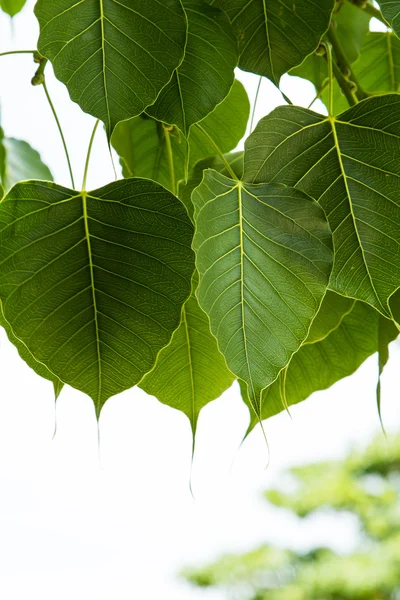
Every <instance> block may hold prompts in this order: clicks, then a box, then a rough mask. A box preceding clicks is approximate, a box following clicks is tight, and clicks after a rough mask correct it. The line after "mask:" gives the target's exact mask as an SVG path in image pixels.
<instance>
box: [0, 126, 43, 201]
mask: <svg viewBox="0 0 400 600" xmlns="http://www.w3.org/2000/svg"><path fill="white" fill-rule="evenodd" d="M26 179H43V180H45V181H53V176H52V174H51V173H50V170H49V169H48V167H47V166H46V165H45V164H44V163H43V162H42V160H41V158H40V155H39V153H38V152H36V150H34V149H33V148H32V147H31V146H30V145H29V144H28V143H27V142H24V141H22V140H16V139H14V138H8V137H6V136H4V132H3V130H2V129H1V127H0V181H1V183H2V185H3V187H4V189H5V190H6V191H7V190H9V189H10V188H11V187H12V186H13V185H14V184H15V183H18V181H25V180H26ZM1 196H2V195H1Z"/></svg>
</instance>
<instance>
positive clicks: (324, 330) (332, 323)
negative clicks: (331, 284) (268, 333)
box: [306, 290, 387, 344]
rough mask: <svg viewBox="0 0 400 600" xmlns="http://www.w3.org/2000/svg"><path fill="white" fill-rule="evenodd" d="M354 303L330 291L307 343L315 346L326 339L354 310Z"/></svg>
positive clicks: (326, 295)
mask: <svg viewBox="0 0 400 600" xmlns="http://www.w3.org/2000/svg"><path fill="white" fill-rule="evenodd" d="M354 303H355V300H352V299H351V298H345V296H340V295H339V294H336V293H335V292H331V291H330V290H328V291H327V292H326V294H325V297H324V299H323V301H322V304H321V308H320V310H319V311H318V314H317V316H316V317H315V319H314V321H313V322H312V324H311V328H310V331H309V333H308V336H307V340H306V343H307V344H314V343H315V342H320V341H321V340H323V339H324V338H326V337H327V336H328V335H329V334H330V333H331V332H332V331H334V329H336V327H338V326H339V325H340V323H341V321H342V320H343V318H344V317H345V316H346V315H347V314H348V313H349V312H350V311H351V310H352V309H353V306H354ZM386 320H387V319H385V321H386Z"/></svg>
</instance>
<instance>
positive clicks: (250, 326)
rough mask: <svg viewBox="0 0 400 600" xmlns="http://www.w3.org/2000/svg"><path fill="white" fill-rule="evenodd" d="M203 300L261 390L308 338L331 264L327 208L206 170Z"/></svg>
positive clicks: (234, 367) (222, 339) (197, 239)
mask: <svg viewBox="0 0 400 600" xmlns="http://www.w3.org/2000/svg"><path fill="white" fill-rule="evenodd" d="M192 200H193V204H194V207H195V235H194V239H193V248H194V250H195V252H196V266H197V269H198V271H199V275H200V284H199V288H198V291H197V298H198V300H199V304H200V306H201V308H202V309H203V310H204V311H205V312H206V313H207V314H208V316H209V318H210V324H211V331H212V332H213V334H214V335H215V337H216V338H217V340H218V345H219V348H220V350H221V352H222V353H223V354H224V356H225V358H226V362H227V364H228V367H229V368H230V370H231V371H232V372H233V373H235V375H237V376H238V377H240V378H241V379H243V380H245V381H246V384H247V386H248V388H249V395H250V399H251V402H252V405H253V407H254V409H255V411H256V412H257V411H259V402H260V393H261V391H262V390H263V389H264V388H265V387H266V386H267V385H269V384H270V383H272V381H274V379H276V377H277V376H278V374H279V372H280V370H281V369H282V368H283V367H285V366H286V364H287V363H288V362H289V360H290V357H291V356H292V354H293V353H294V352H296V351H297V350H298V348H299V346H300V345H301V343H302V342H303V341H304V340H305V338H306V337H307V334H308V330H309V328H310V325H311V322H312V320H313V319H314V317H315V315H316V313H317V312H318V309H319V306H320V303H321V301H322V298H323V296H324V294H325V291H326V286H327V284H328V280H329V275H330V271H331V267H332V250H331V234H330V231H329V228H328V225H327V223H326V220H325V217H324V215H323V211H322V209H321V208H320V207H319V206H318V204H317V203H316V202H314V201H313V200H311V198H309V197H308V196H306V195H305V194H303V193H302V192H299V191H297V190H293V189H290V188H287V187H285V186H281V185H276V184H275V185H251V184H246V183H243V182H242V181H234V180H232V179H229V178H228V177H225V176H224V175H221V174H220V173H217V172H216V171H212V170H207V171H205V174H204V179H203V182H202V184H201V185H200V186H199V187H198V188H196V189H195V191H194V192H193V195H192Z"/></svg>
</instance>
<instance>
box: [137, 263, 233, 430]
mask: <svg viewBox="0 0 400 600" xmlns="http://www.w3.org/2000/svg"><path fill="white" fill-rule="evenodd" d="M197 283H198V276H197V274H196V276H195V277H194V278H193V285H192V295H191V296H190V298H189V300H187V301H186V303H185V304H184V307H183V309H182V319H181V324H180V326H179V327H178V329H177V330H176V331H175V333H174V335H173V336H172V340H171V343H170V344H169V345H168V346H166V347H165V348H163V349H162V350H161V352H160V354H159V355H158V358H157V363H156V366H155V367H154V369H153V370H152V371H151V372H150V373H148V375H146V376H145V378H144V379H143V380H142V381H141V383H140V387H141V388H142V389H143V390H144V391H145V392H147V393H148V394H152V395H153V396H156V398H158V400H160V402H163V403H164V404H168V406H172V407H173V408H176V409H178V410H181V411H182V412H184V413H185V414H186V415H187V417H188V418H189V420H190V424H191V427H192V432H193V435H194V434H195V433H196V425H197V419H198V416H199V413H200V410H201V409H202V408H203V407H204V406H205V405H206V404H208V403H209V402H211V401H212V400H215V399H216V398H218V397H219V396H220V395H221V394H222V393H223V392H224V391H225V390H226V389H228V387H230V386H231V385H232V383H233V381H234V379H235V376H234V375H233V374H232V373H231V372H230V371H229V370H228V368H227V366H226V363H225V359H224V357H223V356H222V354H221V353H220V351H219V350H218V346H217V342H216V339H215V337H214V336H213V335H212V334H211V332H210V323H209V320H208V317H207V315H206V314H205V313H204V312H203V311H202V310H201V308H200V307H199V305H198V302H197V299H196V296H195V290H196V287H197Z"/></svg>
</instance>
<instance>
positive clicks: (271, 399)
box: [241, 301, 398, 433]
mask: <svg viewBox="0 0 400 600" xmlns="http://www.w3.org/2000/svg"><path fill="white" fill-rule="evenodd" d="M324 308H325V307H324V303H323V304H322V306H321V311H322V310H323V309H324ZM328 317H329V315H328ZM383 318H384V317H381V315H379V313H377V312H376V311H375V310H374V309H373V308H372V307H370V306H368V304H365V303H364V302H359V301H355V303H354V306H353V308H352V310H351V311H350V312H349V313H348V314H345V315H344V316H343V319H342V320H341V322H340V324H339V326H338V327H337V328H336V329H334V330H333V331H331V332H330V333H329V335H327V336H326V337H324V338H323V339H322V340H321V341H319V342H315V343H307V342H306V343H305V344H304V345H303V346H302V347H301V348H300V350H299V351H298V352H297V353H296V354H294V356H293V358H292V360H291V361H290V364H289V366H288V368H287V372H286V377H285V400H286V403H287V405H289V406H291V405H293V404H297V403H299V402H302V401H303V400H306V398H308V397H309V396H311V394H313V393H314V392H317V391H319V390H325V389H327V388H329V387H330V386H331V385H333V384H334V383H336V382H337V381H339V380H340V379H343V378H344V377H348V376H349V375H351V374H352V373H354V372H355V371H356V370H357V369H358V367H359V366H360V365H361V364H362V363H363V362H364V361H365V360H366V359H367V358H368V357H369V356H371V355H372V354H374V353H375V352H377V350H378V328H379V321H380V319H383ZM385 321H386V323H387V326H388V334H389V338H390V341H392V340H394V339H395V338H396V337H397V335H398V331H397V328H396V327H395V325H394V324H393V322H391V321H389V320H388V319H385ZM279 383H280V382H279V381H277V382H274V383H273V384H272V385H271V386H270V387H269V388H267V389H266V390H264V392H263V394H262V407H261V417H262V419H268V418H269V417H272V416H273V415H275V414H277V413H279V412H281V411H282V410H284V409H285V407H284V405H283V403H282V390H281V388H280V385H279ZM241 391H242V396H243V399H244V400H245V402H246V403H247V404H248V406H249V408H251V405H250V401H249V399H248V397H247V392H246V387H245V385H244V384H243V383H241ZM257 422H258V419H257V416H256V415H255V414H253V412H252V411H251V422H250V426H249V429H248V432H247V433H250V431H251V430H252V429H253V427H254V426H255V425H256V424H257Z"/></svg>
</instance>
